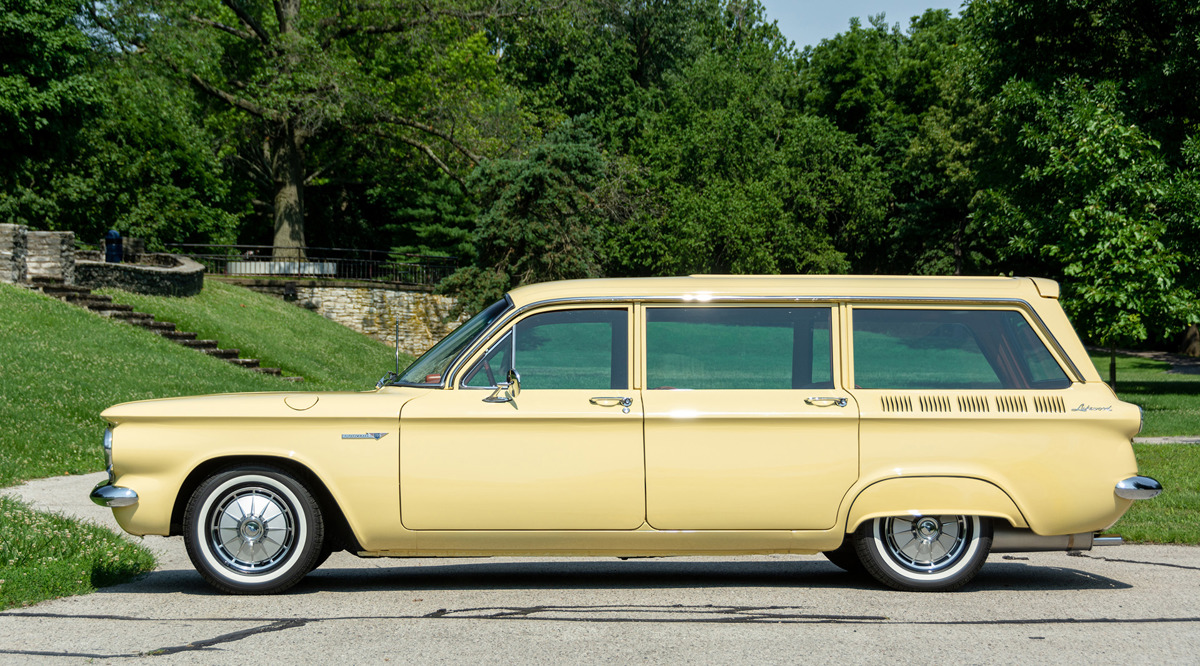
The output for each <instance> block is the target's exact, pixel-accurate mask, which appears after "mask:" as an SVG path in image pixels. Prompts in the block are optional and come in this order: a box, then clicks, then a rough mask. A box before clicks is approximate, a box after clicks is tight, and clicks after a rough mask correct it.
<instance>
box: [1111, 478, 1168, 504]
mask: <svg viewBox="0 0 1200 666" xmlns="http://www.w3.org/2000/svg"><path fill="white" fill-rule="evenodd" d="M1162 491H1163V487H1162V484H1161V483H1159V482H1158V481H1155V480H1154V479H1152V478H1150V477H1148V476H1131V477H1129V478H1128V479H1125V480H1123V481H1119V482H1118V483H1117V488H1116V490H1115V491H1114V492H1116V494H1117V497H1121V498H1123V499H1127V500H1143V499H1150V498H1152V497H1158V494H1159V493H1161V492H1162Z"/></svg>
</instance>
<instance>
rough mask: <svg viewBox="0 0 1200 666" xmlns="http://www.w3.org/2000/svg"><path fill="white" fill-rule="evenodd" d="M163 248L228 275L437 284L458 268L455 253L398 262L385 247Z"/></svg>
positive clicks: (185, 245)
mask: <svg viewBox="0 0 1200 666" xmlns="http://www.w3.org/2000/svg"><path fill="white" fill-rule="evenodd" d="M167 249H168V251H170V252H174V253H176V254H183V255H186V256H188V257H190V258H191V259H193V260H195V261H198V262H200V263H201V264H204V267H205V268H207V269H208V272H209V274H212V275H228V276H230V277H260V278H271V277H278V278H325V279H340V280H364V281H368V282H393V283H399V284H414V285H435V284H437V283H438V282H440V281H441V280H442V279H444V278H445V277H447V276H449V275H450V274H451V273H453V272H454V271H455V270H457V269H458V262H457V261H456V260H455V259H454V258H453V257H438V256H430V255H419V254H409V255H403V259H404V260H401V261H398V260H397V259H396V257H395V256H394V255H392V254H391V253H390V252H387V251H380V250H356V249H350V248H339V247H304V248H294V247H293V248H284V247H274V246H271V245H205V244H199V243H177V244H174V245H168V246H167ZM277 250H278V252H277Z"/></svg>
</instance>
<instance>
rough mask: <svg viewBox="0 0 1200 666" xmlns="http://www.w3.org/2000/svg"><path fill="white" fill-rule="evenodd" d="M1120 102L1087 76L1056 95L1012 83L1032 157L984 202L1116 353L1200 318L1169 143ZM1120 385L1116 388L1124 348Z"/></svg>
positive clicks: (1088, 329) (1070, 307)
mask: <svg viewBox="0 0 1200 666" xmlns="http://www.w3.org/2000/svg"><path fill="white" fill-rule="evenodd" d="M1120 98H1121V94H1120V90H1119V89H1118V87H1117V86H1116V85H1115V84H1112V83H1104V84H1100V85H1098V86H1092V85H1090V84H1088V83H1086V82H1085V81H1083V80H1081V79H1078V78H1071V79H1066V80H1064V81H1060V82H1058V84H1056V85H1055V86H1054V87H1053V88H1052V90H1051V91H1050V92H1049V93H1048V94H1042V93H1041V92H1040V91H1038V90H1037V89H1036V88H1034V87H1033V86H1031V85H1028V84H1010V85H1009V86H1006V90H1005V96H1004V99H1002V100H1001V108H1002V109H1008V108H1011V109H1013V111H1014V112H1015V113H1013V114H1012V115H1014V116H1017V117H1027V118H1029V120H1028V121H1027V122H1025V123H1024V124H1023V125H1022V126H1021V128H1020V137H1021V143H1022V145H1023V147H1024V148H1025V150H1026V154H1027V159H1026V160H1025V167H1024V171H1023V172H1022V173H1021V174H1020V179H1019V181H1018V182H1016V183H1014V184H1012V186H1011V187H1009V188H1007V189H1005V190H996V191H993V192H991V193H990V196H991V197H992V200H991V202H990V205H989V206H988V207H987V209H985V211H986V213H988V214H990V216H991V222H992V223H993V224H995V225H997V226H1000V227H1002V228H1005V229H1008V230H1009V234H1010V238H1011V240H1010V245H1009V249H1008V250H1007V252H1008V255H1009V258H1010V259H1011V260H1012V261H1013V262H1014V263H1030V264H1040V265H1042V266H1043V267H1045V268H1047V269H1049V271H1050V274H1051V275H1054V276H1056V277H1058V276H1061V279H1062V280H1063V281H1064V285H1063V304H1064V307H1065V308H1066V309H1067V311H1068V313H1069V314H1070V315H1071V316H1072V319H1073V320H1074V321H1075V323H1076V326H1078V327H1079V328H1080V329H1081V332H1082V333H1083V335H1084V337H1085V338H1088V339H1091V340H1093V341H1096V342H1098V343H1100V344H1101V345H1103V346H1105V347H1108V348H1109V349H1110V350H1115V348H1116V347H1117V346H1119V345H1122V344H1129V343H1136V342H1140V341H1142V340H1145V339H1146V338H1147V337H1149V335H1150V334H1151V333H1159V334H1162V333H1164V332H1166V331H1167V330H1169V329H1170V327H1172V326H1175V325H1177V324H1178V322H1180V321H1187V322H1188V323H1192V322H1194V321H1196V319H1197V317H1198V316H1200V307H1197V305H1196V303H1195V296H1194V295H1193V294H1192V293H1191V292H1190V291H1189V290H1188V289H1187V288H1186V286H1184V285H1182V284H1180V279H1179V278H1180V269H1179V264H1180V259H1181V256H1180V253H1179V250H1178V248H1177V247H1175V246H1174V245H1173V244H1172V243H1171V242H1170V239H1169V235H1168V227H1167V221H1166V218H1164V216H1163V202H1164V200H1165V198H1166V194H1167V190H1169V189H1170V188H1172V187H1173V184H1172V174H1171V171H1170V169H1169V168H1168V167H1167V164H1166V161H1165V160H1164V158H1163V156H1162V154H1161V146H1160V144H1159V143H1158V142H1157V141H1155V140H1153V139H1151V138H1150V137H1148V136H1147V135H1146V134H1145V132H1143V131H1142V130H1141V129H1139V128H1138V127H1137V126H1136V125H1133V124H1131V123H1129V122H1128V120H1127V119H1126V118H1125V116H1124V115H1123V114H1122V113H1121V112H1120V110H1119V107H1120ZM1109 381H1110V382H1111V383H1112V384H1113V386H1114V388H1115V385H1116V361H1115V351H1113V352H1112V359H1111V360H1110V365H1109Z"/></svg>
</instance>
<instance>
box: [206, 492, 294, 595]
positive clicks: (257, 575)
mask: <svg viewBox="0 0 1200 666" xmlns="http://www.w3.org/2000/svg"><path fill="white" fill-rule="evenodd" d="M249 487H257V488H265V489H267V490H269V491H270V492H271V493H274V494H275V495H276V496H278V497H279V498H281V500H282V501H283V502H284V503H285V504H287V506H288V507H290V508H291V510H292V515H293V516H294V518H293V530H294V538H293V540H292V545H291V547H290V548H289V550H288V554H287V555H285V556H283V557H281V558H278V559H277V560H276V561H275V563H274V565H273V566H272V567H270V568H260V569H258V570H257V571H254V572H251V573H247V572H244V571H242V570H239V569H236V568H233V567H230V566H228V565H227V564H226V562H225V561H224V560H223V559H222V558H221V557H220V556H219V552H220V551H219V550H218V549H217V547H216V546H215V545H214V543H213V539H212V538H211V537H210V529H211V526H212V517H213V516H214V515H215V512H214V509H215V507H216V506H218V505H221V504H224V503H225V502H224V500H225V498H227V497H228V496H230V495H231V494H234V493H236V492H237V491H238V490H240V489H243V488H249ZM305 507H306V505H305V504H303V503H302V502H301V501H300V498H299V497H297V496H296V495H295V493H293V492H292V491H291V490H290V489H289V488H288V487H287V485H285V484H284V483H282V482H281V481H280V480H279V479H276V478H273V477H269V476H265V475H263V474H260V473H254V472H251V473H248V474H241V475H238V476H234V477H232V478H230V479H227V480H225V481H224V482H223V483H221V484H219V485H218V486H217V487H215V488H213V489H211V490H210V491H209V492H208V493H207V494H206V495H205V497H204V499H203V501H202V502H201V504H200V507H199V509H198V510H197V511H196V516H197V520H196V521H195V522H194V524H193V525H192V527H191V528H190V531H189V538H192V539H194V540H195V544H196V549H195V550H196V555H197V556H198V557H199V558H200V559H201V560H203V562H204V567H205V568H206V569H207V570H208V571H209V572H210V573H212V575H214V576H216V577H218V578H221V579H224V580H225V581H227V582H229V583H233V584H240V585H264V584H267V583H269V582H271V581H274V580H278V579H280V578H283V577H285V576H286V575H288V573H289V572H290V571H291V570H292V569H294V568H295V566H296V563H297V562H298V561H299V559H300V554H301V551H302V550H303V549H304V548H305V545H306V544H307V543H308V539H309V528H308V524H309V521H310V520H311V518H310V517H309V516H307V509H306V508H305ZM197 566H198V567H199V566H200V565H199V564H198V565H197Z"/></svg>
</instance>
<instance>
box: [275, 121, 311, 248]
mask: <svg viewBox="0 0 1200 666" xmlns="http://www.w3.org/2000/svg"><path fill="white" fill-rule="evenodd" d="M275 186H276V189H275V241H274V243H273V244H274V245H275V249H274V251H273V252H272V255H273V257H274V258H275V259H290V260H296V259H304V151H303V146H302V143H301V139H300V137H298V136H297V135H296V131H295V130H294V129H293V128H292V125H291V123H288V125H287V128H286V129H285V130H284V132H283V136H281V137H280V141H279V146H278V151H277V152H276V154H275Z"/></svg>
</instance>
